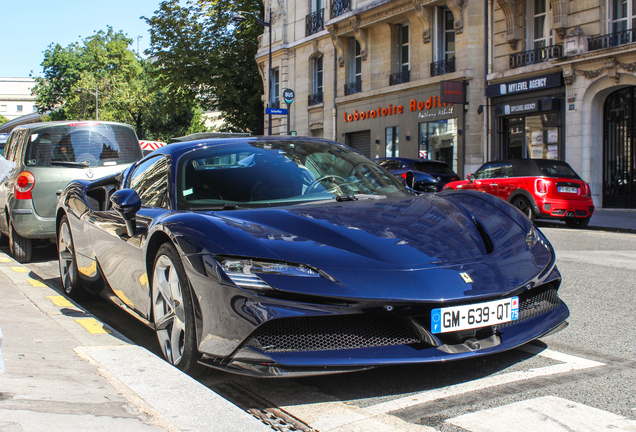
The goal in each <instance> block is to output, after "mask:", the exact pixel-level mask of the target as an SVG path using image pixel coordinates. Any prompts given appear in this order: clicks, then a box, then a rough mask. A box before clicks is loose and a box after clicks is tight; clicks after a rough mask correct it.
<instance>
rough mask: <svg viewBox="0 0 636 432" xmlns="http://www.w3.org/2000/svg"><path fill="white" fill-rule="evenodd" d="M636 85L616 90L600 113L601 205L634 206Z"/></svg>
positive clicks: (615, 206)
mask: <svg viewBox="0 0 636 432" xmlns="http://www.w3.org/2000/svg"><path fill="white" fill-rule="evenodd" d="M635 151H636V87H627V88H624V89H621V90H618V91H615V92H614V93H612V94H611V95H609V97H608V98H607V100H606V101H605V108H604V113H603V207H606V208H636V157H635V156H634V152H635Z"/></svg>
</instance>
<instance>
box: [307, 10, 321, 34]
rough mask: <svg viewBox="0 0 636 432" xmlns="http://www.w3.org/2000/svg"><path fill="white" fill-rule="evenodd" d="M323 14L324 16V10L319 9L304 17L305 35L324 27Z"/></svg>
mask: <svg viewBox="0 0 636 432" xmlns="http://www.w3.org/2000/svg"><path fill="white" fill-rule="evenodd" d="M324 16H325V10H324V9H320V10H319V11H316V12H312V13H310V14H309V15H307V16H306V17H305V36H309V35H312V34H314V33H318V32H319V31H320V30H322V29H323V28H324V25H325V19H324Z"/></svg>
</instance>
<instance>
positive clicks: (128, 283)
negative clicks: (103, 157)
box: [90, 155, 170, 319]
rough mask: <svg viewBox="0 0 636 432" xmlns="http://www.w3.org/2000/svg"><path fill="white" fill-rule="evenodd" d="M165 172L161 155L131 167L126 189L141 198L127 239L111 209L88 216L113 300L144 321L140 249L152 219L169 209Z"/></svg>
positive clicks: (146, 297)
mask: <svg viewBox="0 0 636 432" xmlns="http://www.w3.org/2000/svg"><path fill="white" fill-rule="evenodd" d="M168 172H169V164H168V159H167V157H166V156H165V155H157V156H156V157H153V158H150V159H147V160H144V161H141V162H140V163H139V164H138V165H137V166H135V167H134V168H133V170H132V172H131V175H130V181H129V184H128V187H130V188H131V189H134V190H135V191H137V193H138V194H139V197H140V198H141V209H140V210H139V212H137V217H136V224H137V231H136V233H135V235H134V236H132V237H130V236H128V233H127V230H126V223H125V221H124V219H123V218H122V216H121V215H120V214H119V213H117V212H116V211H115V210H113V209H108V210H105V211H95V212H91V215H90V218H91V220H90V237H91V242H92V243H93V247H94V252H95V256H96V258H97V261H98V262H99V264H100V266H101V269H102V272H103V274H104V276H105V277H106V279H107V280H108V282H109V285H110V286H111V288H112V289H113V291H114V292H115V294H116V295H117V297H119V298H120V299H121V300H122V301H123V302H124V303H125V304H126V305H128V307H130V308H131V309H134V310H135V311H137V313H139V314H140V315H141V316H142V317H144V318H146V319H149V311H150V288H149V285H148V275H147V274H146V261H145V257H144V255H143V248H144V245H145V242H146V238H147V235H148V228H149V227H150V225H151V224H152V222H153V220H154V219H156V218H157V217H159V216H161V215H163V214H164V213H166V212H167V211H169V210H170V204H169V198H168V184H169V180H168V179H169V176H168Z"/></svg>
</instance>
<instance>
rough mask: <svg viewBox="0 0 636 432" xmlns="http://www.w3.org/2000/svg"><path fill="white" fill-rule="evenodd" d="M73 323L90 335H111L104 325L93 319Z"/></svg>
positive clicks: (82, 319)
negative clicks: (76, 323)
mask: <svg viewBox="0 0 636 432" xmlns="http://www.w3.org/2000/svg"><path fill="white" fill-rule="evenodd" d="M75 321H77V322H78V323H79V324H80V325H81V326H82V327H84V328H85V329H86V330H88V332H89V333H90V334H103V333H112V332H111V331H110V330H108V329H107V328H105V327H104V324H102V323H100V322H99V321H97V320H96V319H95V318H78V319H76V320H75Z"/></svg>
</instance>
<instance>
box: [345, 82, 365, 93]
mask: <svg viewBox="0 0 636 432" xmlns="http://www.w3.org/2000/svg"><path fill="white" fill-rule="evenodd" d="M344 91H345V96H349V95H352V94H355V93H360V92H361V91H362V81H356V82H352V83H348V84H345V87H344Z"/></svg>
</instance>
